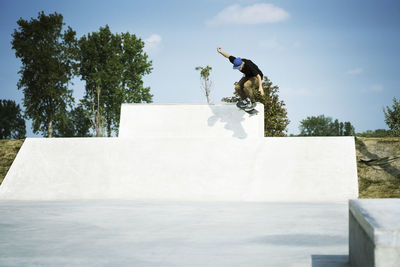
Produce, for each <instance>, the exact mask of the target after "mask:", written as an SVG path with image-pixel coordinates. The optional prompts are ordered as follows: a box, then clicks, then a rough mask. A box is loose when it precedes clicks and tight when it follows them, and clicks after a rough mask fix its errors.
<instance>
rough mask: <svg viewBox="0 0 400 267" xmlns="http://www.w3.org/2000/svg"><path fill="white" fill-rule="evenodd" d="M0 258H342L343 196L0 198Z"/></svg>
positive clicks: (293, 262)
mask: <svg viewBox="0 0 400 267" xmlns="http://www.w3.org/2000/svg"><path fill="white" fill-rule="evenodd" d="M0 218H1V219H0V266H74V265H75V266H77V265H78V266H79V265H80V266H218V267H221V266H229V267H231V266H275V267H276V266H285V267H286V266H314V267H318V266H347V254H348V245H347V242H348V207H347V203H243V202H241V203H235V202H229V203H228V202H154V201H153V202H149V201H146V202H144V201H58V202H57V201H52V202H38V201H37V202H24V201H0Z"/></svg>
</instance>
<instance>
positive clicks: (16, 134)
mask: <svg viewBox="0 0 400 267" xmlns="http://www.w3.org/2000/svg"><path fill="white" fill-rule="evenodd" d="M25 135H26V127H25V120H24V118H23V117H22V114H21V109H20V107H19V105H17V104H16V103H15V101H13V100H0V139H8V138H12V139H23V138H25Z"/></svg>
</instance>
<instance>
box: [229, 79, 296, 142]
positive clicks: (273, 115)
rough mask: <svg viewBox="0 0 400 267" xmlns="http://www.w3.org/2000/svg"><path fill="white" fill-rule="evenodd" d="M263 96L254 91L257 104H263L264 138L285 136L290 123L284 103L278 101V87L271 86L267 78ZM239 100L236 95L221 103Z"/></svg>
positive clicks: (264, 83)
mask: <svg viewBox="0 0 400 267" xmlns="http://www.w3.org/2000/svg"><path fill="white" fill-rule="evenodd" d="M262 86H263V89H264V96H262V95H261V94H260V92H259V91H258V90H254V95H255V98H256V101H257V102H260V103H262V104H264V133H265V136H286V132H287V126H288V125H289V123H290V121H289V119H288V118H287V111H286V108H285V103H284V102H283V101H282V100H279V87H278V86H276V85H272V82H271V81H270V80H269V79H268V77H267V76H264V81H263V83H262ZM239 100H240V97H239V96H238V95H237V93H236V92H235V93H234V96H233V97H224V98H222V101H224V102H228V103H234V102H237V101H239Z"/></svg>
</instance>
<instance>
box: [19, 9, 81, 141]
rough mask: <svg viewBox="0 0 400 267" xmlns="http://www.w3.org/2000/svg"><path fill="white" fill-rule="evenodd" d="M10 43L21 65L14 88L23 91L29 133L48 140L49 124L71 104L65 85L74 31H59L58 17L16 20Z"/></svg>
mask: <svg viewBox="0 0 400 267" xmlns="http://www.w3.org/2000/svg"><path fill="white" fill-rule="evenodd" d="M17 23H18V26H19V27H18V30H14V33H13V34H12V37H13V40H12V42H11V44H12V48H13V49H14V50H15V55H16V57H17V58H20V59H21V62H22V66H21V70H20V71H19V74H20V75H21V78H20V79H19V82H18V88H19V89H23V92H24V107H25V115H26V116H27V118H30V119H32V121H33V132H34V133H37V132H39V131H40V132H41V133H42V134H43V135H45V136H48V137H52V135H53V125H54V124H55V123H56V122H57V120H59V119H60V118H63V116H64V113H65V112H66V110H67V107H68V106H69V105H71V104H72V103H73V97H72V90H69V89H68V83H69V81H70V80H71V78H72V76H73V75H74V68H75V66H76V65H75V64H76V63H75V60H74V59H75V56H76V40H75V32H74V31H73V30H72V29H71V27H68V28H67V30H65V31H64V32H62V28H63V25H64V23H63V16H62V15H61V14H57V13H54V14H50V15H45V14H44V12H40V13H39V15H38V18H37V19H34V18H31V20H30V21H27V20H24V19H22V18H21V19H19V20H18V22H17Z"/></svg>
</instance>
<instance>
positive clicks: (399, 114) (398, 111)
mask: <svg viewBox="0 0 400 267" xmlns="http://www.w3.org/2000/svg"><path fill="white" fill-rule="evenodd" d="M383 113H384V114H385V123H386V124H387V126H388V127H389V129H390V131H391V133H392V135H393V136H400V101H399V100H397V99H396V97H393V105H392V108H390V107H388V106H387V107H386V109H385V108H383Z"/></svg>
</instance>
